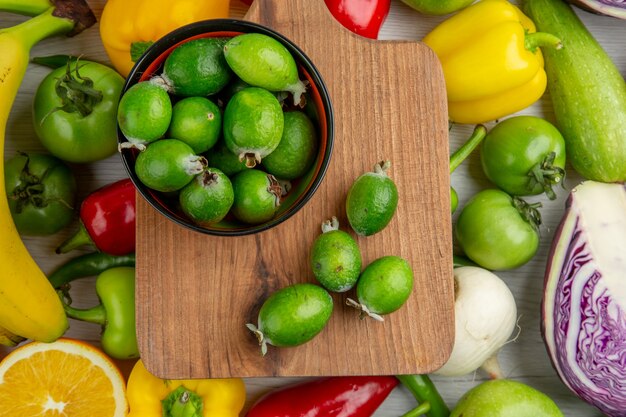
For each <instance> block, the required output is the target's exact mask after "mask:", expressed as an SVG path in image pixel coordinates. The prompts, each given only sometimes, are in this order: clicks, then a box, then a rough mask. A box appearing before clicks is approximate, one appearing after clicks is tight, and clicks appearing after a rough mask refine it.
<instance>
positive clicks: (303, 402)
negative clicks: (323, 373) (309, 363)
mask: <svg viewBox="0 0 626 417" xmlns="http://www.w3.org/2000/svg"><path fill="white" fill-rule="evenodd" d="M396 385H398V380H397V379H396V378H394V377H393V376H347V377H327V378H317V379H312V380H307V381H305V382H302V383H299V384H295V385H290V386H287V387H283V388H280V389H278V390H274V391H271V392H269V393H268V394H266V395H265V396H264V397H262V398H261V399H260V400H259V401H257V402H256V404H254V405H253V406H252V408H251V409H250V410H249V411H248V413H247V414H246V417H304V416H306V417H327V416H342V417H368V416H371V415H372V414H374V411H376V409H377V408H378V407H379V406H380V405H381V404H382V403H383V401H385V398H387V396H388V395H389V393H390V392H391V391H393V389H394V388H395V387H396Z"/></svg>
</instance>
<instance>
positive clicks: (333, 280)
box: [310, 217, 362, 292]
mask: <svg viewBox="0 0 626 417" xmlns="http://www.w3.org/2000/svg"><path fill="white" fill-rule="evenodd" d="M361 262H362V261H361V251H360V250H359V246H358V245H357V243H356V241H355V240H354V239H353V238H352V236H350V235H349V234H348V233H346V232H344V231H343V230H339V221H338V220H337V218H336V217H333V218H332V220H327V221H325V222H324V223H322V234H321V235H319V236H318V237H317V238H316V239H315V242H313V248H312V250H311V257H310V265H311V269H312V270H313V275H315V278H317V280H318V281H319V283H320V284H322V285H323V286H324V288H326V289H327V290H329V291H334V292H345V291H348V290H350V289H351V288H352V287H354V285H355V284H356V282H357V280H358V279H359V274H360V273H361Z"/></svg>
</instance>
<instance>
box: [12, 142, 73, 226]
mask: <svg viewBox="0 0 626 417" xmlns="http://www.w3.org/2000/svg"><path fill="white" fill-rule="evenodd" d="M4 184H5V188H6V192H7V198H8V202H9V209H10V211H11V215H12V216H13V221H14V222H15V226H16V227H17V230H18V232H19V233H20V234H22V235H30V236H47V235H52V234H54V233H57V232H58V231H60V230H61V229H63V228H64V227H66V226H67V225H69V224H70V223H71V222H72V220H74V217H75V211H74V203H75V200H76V180H75V178H74V175H73V174H72V171H71V170H70V168H69V167H68V166H67V165H65V164H64V163H63V161H61V160H60V159H58V158H55V157H54V156H51V155H41V154H28V155H27V154H19V155H16V156H14V157H13V158H11V159H9V160H8V161H7V162H6V164H5V166H4Z"/></svg>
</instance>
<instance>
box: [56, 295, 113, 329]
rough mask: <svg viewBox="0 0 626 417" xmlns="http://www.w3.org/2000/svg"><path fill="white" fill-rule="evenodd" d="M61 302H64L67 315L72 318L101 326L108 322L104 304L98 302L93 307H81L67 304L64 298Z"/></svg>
mask: <svg viewBox="0 0 626 417" xmlns="http://www.w3.org/2000/svg"><path fill="white" fill-rule="evenodd" d="M61 302H62V303H63V309H64V310H65V315H66V316H67V317H69V318H71V319H76V320H80V321H85V322H87V323H95V324H99V325H101V326H104V325H105V324H106V322H107V314H106V310H105V309H104V306H102V304H98V305H97V306H94V307H91V308H86V309H81V308H74V307H72V306H70V305H68V304H66V303H65V302H64V301H63V300H61Z"/></svg>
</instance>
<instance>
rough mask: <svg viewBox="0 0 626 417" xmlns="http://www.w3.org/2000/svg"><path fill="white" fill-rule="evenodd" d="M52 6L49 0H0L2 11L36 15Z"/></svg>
mask: <svg viewBox="0 0 626 417" xmlns="http://www.w3.org/2000/svg"><path fill="white" fill-rule="evenodd" d="M50 7H52V3H50V1H49V0H0V11H3V12H11V13H17V14H23V15H26V16H35V15H38V14H41V13H43V12H45V11H46V10H48V9H49V8H50Z"/></svg>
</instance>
